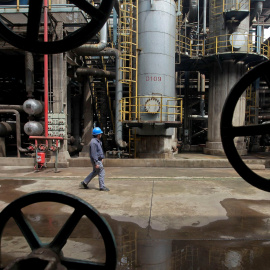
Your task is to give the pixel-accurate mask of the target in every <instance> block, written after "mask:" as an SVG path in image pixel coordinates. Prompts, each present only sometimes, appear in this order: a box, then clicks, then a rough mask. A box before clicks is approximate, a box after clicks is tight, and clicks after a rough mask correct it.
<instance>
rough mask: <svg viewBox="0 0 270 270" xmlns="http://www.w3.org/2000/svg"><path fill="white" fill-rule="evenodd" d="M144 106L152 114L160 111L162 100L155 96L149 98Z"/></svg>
mask: <svg viewBox="0 0 270 270" xmlns="http://www.w3.org/2000/svg"><path fill="white" fill-rule="evenodd" d="M144 106H145V110H146V111H147V112H149V113H152V114H156V113H158V112H159V111H160V101H159V100H158V99H156V98H154V97H152V98H149V99H147V100H146V102H145V105H144Z"/></svg>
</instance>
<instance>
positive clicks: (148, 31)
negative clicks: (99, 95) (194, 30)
mask: <svg viewBox="0 0 270 270" xmlns="http://www.w3.org/2000/svg"><path fill="white" fill-rule="evenodd" d="M175 29H176V8H175V3H174V1H170V0H151V1H150V0H139V31H138V34H139V39H138V41H139V50H140V52H139V58H138V61H139V63H138V96H163V97H164V96H167V97H175ZM147 100H149V98H143V99H141V100H140V103H141V105H143V104H145V103H147ZM160 101H161V100H160V99H159V102H160ZM153 102H154V101H153ZM157 103H158V102H157ZM166 103H167V99H163V100H162V105H163V106H164V105H166ZM160 105H161V104H160ZM170 105H172V103H170ZM141 110H142V111H143V110H144V111H145V112H146V111H147V106H145V107H143V106H142V107H141ZM160 110H161V108H160ZM166 110H167V108H166V106H164V108H163V110H162V111H164V112H165V111H166ZM159 117H160V113H152V114H142V117H141V119H142V120H144V121H147V120H149V121H160V120H161V119H160V118H159ZM170 118H171V119H170ZM162 120H163V121H174V117H173V116H172V115H171V116H169V119H168V115H167V114H164V115H163V116H162Z"/></svg>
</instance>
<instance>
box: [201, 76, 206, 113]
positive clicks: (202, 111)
mask: <svg viewBox="0 0 270 270" xmlns="http://www.w3.org/2000/svg"><path fill="white" fill-rule="evenodd" d="M204 95H205V75H204V74H201V97H200V112H201V116H202V117H204V116H205V110H204V107H205V103H204V98H205V96H204Z"/></svg>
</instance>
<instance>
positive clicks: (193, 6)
mask: <svg viewBox="0 0 270 270" xmlns="http://www.w3.org/2000/svg"><path fill="white" fill-rule="evenodd" d="M197 17H198V0H189V12H188V17H187V19H188V21H189V23H192V22H194V21H195V19H196V18H197Z"/></svg>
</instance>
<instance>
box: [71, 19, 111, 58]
mask: <svg viewBox="0 0 270 270" xmlns="http://www.w3.org/2000/svg"><path fill="white" fill-rule="evenodd" d="M107 38H108V35H107V23H105V24H104V26H103V27H102V28H101V30H100V40H99V43H98V44H84V45H82V46H80V47H78V48H76V49H75V50H74V51H75V52H76V53H77V54H79V55H89V53H90V52H99V51H102V50H103V49H105V47H106V45H107Z"/></svg>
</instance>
